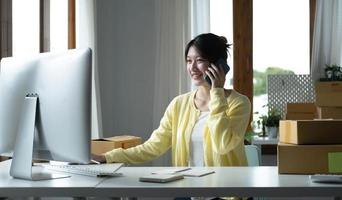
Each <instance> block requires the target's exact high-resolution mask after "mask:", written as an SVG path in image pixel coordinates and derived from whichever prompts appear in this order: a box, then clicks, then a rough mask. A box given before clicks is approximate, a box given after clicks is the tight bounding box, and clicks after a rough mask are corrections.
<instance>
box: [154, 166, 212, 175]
mask: <svg viewBox="0 0 342 200" xmlns="http://www.w3.org/2000/svg"><path fill="white" fill-rule="evenodd" d="M212 173H215V171H214V170H210V169H205V168H190V167H173V168H167V169H163V170H159V171H155V172H152V174H181V175H183V176H192V177H201V176H205V175H208V174H212Z"/></svg>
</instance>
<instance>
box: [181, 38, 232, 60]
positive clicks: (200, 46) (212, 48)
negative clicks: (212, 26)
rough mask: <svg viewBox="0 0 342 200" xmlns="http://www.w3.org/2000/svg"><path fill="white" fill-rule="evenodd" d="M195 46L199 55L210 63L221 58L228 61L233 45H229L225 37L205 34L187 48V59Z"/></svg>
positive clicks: (192, 41)
mask: <svg viewBox="0 0 342 200" xmlns="http://www.w3.org/2000/svg"><path fill="white" fill-rule="evenodd" d="M192 46H194V47H195V48H196V49H197V51H198V52H199V54H200V55H201V56H202V57H203V58H205V59H207V60H208V61H209V62H215V61H216V60H218V59H219V58H223V59H224V60H226V59H227V57H228V55H227V52H228V53H229V51H228V49H229V48H230V46H231V44H228V43H227V39H226V38H225V37H224V36H218V35H215V34H212V33H204V34H200V35H198V36H196V37H195V38H194V39H192V40H191V41H190V42H189V43H188V44H187V45H186V47H185V59H186V58H187V56H188V52H189V49H190V47H192Z"/></svg>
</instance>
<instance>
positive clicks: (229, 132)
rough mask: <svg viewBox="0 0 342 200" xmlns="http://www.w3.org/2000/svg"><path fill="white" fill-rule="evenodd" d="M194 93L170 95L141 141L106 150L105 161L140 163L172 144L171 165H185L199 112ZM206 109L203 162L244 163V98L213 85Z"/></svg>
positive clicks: (246, 113)
mask: <svg viewBox="0 0 342 200" xmlns="http://www.w3.org/2000/svg"><path fill="white" fill-rule="evenodd" d="M195 93H196V91H193V92H189V93H186V94H183V95H180V96H178V97H176V98H174V99H173V100H172V101H171V103H170V104H169V106H168V107H167V109H166V111H165V113H164V116H163V118H162V119H161V121H160V125H159V127H158V128H157V129H156V130H155V131H153V133H152V135H151V137H150V138H149V139H148V140H147V141H146V142H145V143H143V144H141V145H138V146H136V147H133V148H129V149H121V148H119V149H114V150H112V151H109V152H106V153H105V154H104V155H105V157H106V161H107V162H123V163H141V162H145V161H150V160H153V159H155V158H158V157H159V156H161V155H162V154H164V153H165V152H166V151H167V150H168V149H169V148H170V147H172V164H173V166H188V157H189V149H190V148H189V144H190V138H191V133H192V129H193V127H194V125H195V123H196V120H197V119H198V117H199V116H200V111H199V110H198V109H197V108H196V107H195V104H194V96H195ZM209 110H210V114H209V117H208V119H207V122H206V125H205V127H204V138H203V149H204V162H205V166H244V165H247V160H246V155H245V150H244V143H243V142H244V135H245V132H246V128H247V125H248V122H249V117H250V112H251V104H250V101H249V100H248V98H247V97H246V96H244V95H241V94H239V93H238V92H236V91H234V90H233V91H232V92H231V94H230V95H229V96H228V98H226V97H225V92H224V89H223V88H214V89H211V90H210V102H209Z"/></svg>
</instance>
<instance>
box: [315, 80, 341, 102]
mask: <svg viewBox="0 0 342 200" xmlns="http://www.w3.org/2000/svg"><path fill="white" fill-rule="evenodd" d="M315 91H316V105H317V106H320V107H326V106H328V107H330V106H331V107H342V81H331V82H316V84H315Z"/></svg>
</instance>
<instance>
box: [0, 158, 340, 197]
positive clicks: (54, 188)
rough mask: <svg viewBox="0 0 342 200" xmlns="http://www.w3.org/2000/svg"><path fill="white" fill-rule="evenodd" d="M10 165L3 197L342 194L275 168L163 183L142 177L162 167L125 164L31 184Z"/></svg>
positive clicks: (2, 178) (2, 172)
mask: <svg viewBox="0 0 342 200" xmlns="http://www.w3.org/2000/svg"><path fill="white" fill-rule="evenodd" d="M9 163H10V162H2V163H0V196H11V197H16V196H45V197H52V196H74V197H75V196H96V197H118V196H123V197H170V196H255V197H276V196H278V197H300V196H303V197H304V196H305V197H309V196H327V197H332V196H342V185H335V184H317V183H311V182H310V180H309V177H308V176H307V175H278V171H277V167H223V168H213V169H214V170H215V171H216V173H214V174H211V175H207V176H204V177H200V178H189V177H186V178H185V179H183V180H179V181H175V182H171V183H163V184H159V183H144V182H139V181H138V178H139V177H140V176H142V175H146V174H149V173H150V172H152V171H156V170H160V169H162V168H160V167H159V168H157V167H125V168H122V169H121V170H120V172H122V173H123V174H124V176H123V177H114V178H106V179H102V178H92V177H86V176H84V177H83V176H78V175H73V176H72V177H71V178H67V179H59V180H58V179H56V180H49V181H37V182H32V181H24V180H18V179H13V178H11V177H10V176H9V174H8V170H9Z"/></svg>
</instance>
